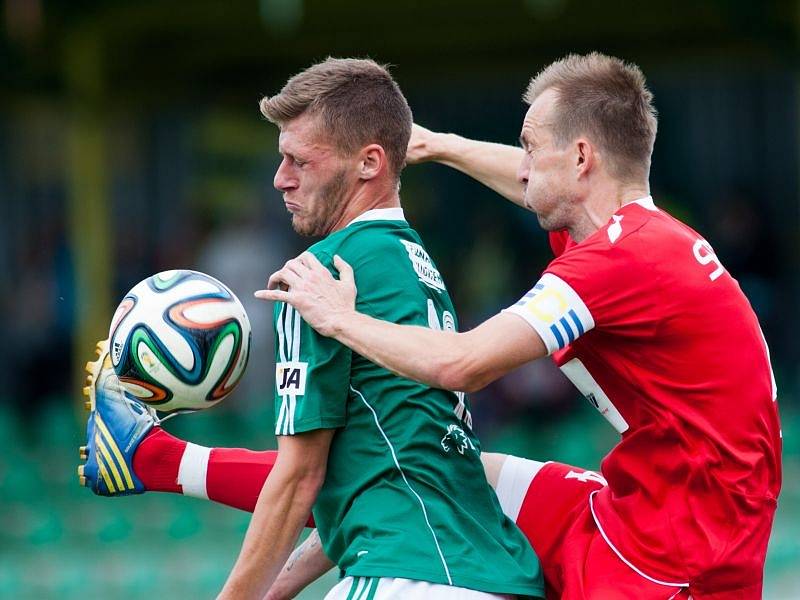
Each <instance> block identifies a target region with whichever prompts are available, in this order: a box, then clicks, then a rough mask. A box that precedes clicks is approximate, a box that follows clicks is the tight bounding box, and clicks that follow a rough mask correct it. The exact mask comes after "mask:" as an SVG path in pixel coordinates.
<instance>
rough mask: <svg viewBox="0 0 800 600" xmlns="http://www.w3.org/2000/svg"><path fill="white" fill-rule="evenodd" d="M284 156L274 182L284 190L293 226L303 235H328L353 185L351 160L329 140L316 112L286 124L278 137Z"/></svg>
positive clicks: (339, 215) (279, 149)
mask: <svg viewBox="0 0 800 600" xmlns="http://www.w3.org/2000/svg"><path fill="white" fill-rule="evenodd" d="M278 151H279V152H280V153H281V156H283V160H282V161H281V164H280V166H279V167H278V170H277V171H276V172H275V179H274V181H273V183H274V185H275V188H276V189H277V190H279V191H281V192H283V201H284V203H285V204H286V209H287V210H288V211H289V212H290V213H292V227H293V228H294V230H295V231H296V232H297V233H299V234H300V235H326V234H328V233H330V232H331V231H332V229H333V227H334V226H335V225H336V223H337V222H338V221H339V219H340V217H341V216H342V213H343V212H344V209H345V208H346V204H347V197H348V196H349V193H350V190H351V189H352V187H353V185H354V181H355V180H354V176H353V169H351V168H350V167H352V165H351V164H350V163H351V162H352V161H348V159H347V158H346V157H343V156H342V155H341V153H340V152H339V151H338V150H337V149H336V147H335V146H334V145H333V143H332V142H331V141H330V140H328V139H326V136H325V134H324V133H323V132H322V129H321V128H320V126H319V124H318V119H317V118H316V117H315V116H313V115H300V116H299V117H297V118H296V119H292V120H291V121H289V122H287V123H284V125H283V127H281V133H280V137H279V138H278Z"/></svg>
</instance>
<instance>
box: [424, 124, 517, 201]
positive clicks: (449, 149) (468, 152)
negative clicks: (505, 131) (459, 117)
mask: <svg viewBox="0 0 800 600" xmlns="http://www.w3.org/2000/svg"><path fill="white" fill-rule="evenodd" d="M435 136H436V137H435V138H434V140H432V141H431V142H430V146H431V148H430V150H431V160H433V161H435V162H439V163H442V164H443V165H447V166H448V167H452V168H454V169H457V170H459V171H461V172H462V173H465V174H467V175H469V176H470V177H472V178H473V179H476V180H478V181H480V182H481V183H482V184H484V185H485V186H487V187H489V188H491V189H493V190H494V191H495V192H497V193H498V194H500V195H501V196H503V197H505V198H506V199H508V200H510V201H511V202H513V203H514V204H517V205H519V206H523V203H522V197H523V186H522V184H521V183H519V182H518V181H517V169H518V168H519V165H520V162H521V161H522V154H523V150H522V148H517V147H516V146H507V145H505V144H495V143H493V142H479V141H477V140H470V139H468V138H464V137H461V136H459V135H455V134H452V133H438V134H435Z"/></svg>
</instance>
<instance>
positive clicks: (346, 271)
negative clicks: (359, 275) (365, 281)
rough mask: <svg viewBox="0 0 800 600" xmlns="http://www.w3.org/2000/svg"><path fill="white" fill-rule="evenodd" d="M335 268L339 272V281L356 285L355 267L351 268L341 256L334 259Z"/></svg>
mask: <svg viewBox="0 0 800 600" xmlns="http://www.w3.org/2000/svg"><path fill="white" fill-rule="evenodd" d="M333 266H334V267H336V269H337V270H338V271H339V281H345V282H347V283H355V278H354V277H353V267H351V266H350V265H349V264H348V263H347V262H346V261H345V260H344V259H343V258H342V257H341V256H339V255H338V254H337V255H336V256H334V257H333Z"/></svg>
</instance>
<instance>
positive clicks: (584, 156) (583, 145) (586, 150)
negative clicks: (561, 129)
mask: <svg viewBox="0 0 800 600" xmlns="http://www.w3.org/2000/svg"><path fill="white" fill-rule="evenodd" d="M597 159H598V156H597V153H596V151H595V147H594V146H593V145H592V143H591V142H590V141H589V140H586V139H584V138H578V139H577V140H576V142H575V178H576V179H580V178H581V177H584V176H586V175H588V174H589V172H590V171H591V170H592V169H594V168H595V166H596V164H597Z"/></svg>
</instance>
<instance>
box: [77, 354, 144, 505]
mask: <svg viewBox="0 0 800 600" xmlns="http://www.w3.org/2000/svg"><path fill="white" fill-rule="evenodd" d="M96 352H97V356H98V358H97V360H96V361H94V362H91V361H90V362H88V363H86V371H87V372H88V373H89V376H88V377H87V378H86V383H87V385H86V387H85V388H83V394H84V395H85V396H88V398H89V399H88V400H87V401H86V403H85V404H84V406H85V407H86V410H87V411H89V420H88V422H87V424H86V445H85V446H81V447H80V457H81V459H82V460H85V461H86V463H85V464H83V465H80V466H79V467H78V479H79V481H80V484H81V485H83V486H86V487H88V488H90V489H91V490H92V491H93V492H94V493H95V494H98V495H100V496H127V495H129V494H141V493H143V492H144V491H145V489H144V486H143V485H142V483H141V481H139V479H138V478H137V477H136V474H135V473H134V472H133V454H134V453H135V452H136V448H137V447H138V446H139V442H141V441H142V440H143V439H144V437H145V436H146V435H147V432H149V431H150V430H151V429H152V428H153V425H155V424H156V423H157V422H158V419H157V418H156V416H155V413H154V411H152V409H149V408H147V407H145V406H144V405H143V404H142V403H141V402H139V401H137V400H134V399H132V398H130V397H129V396H128V395H127V394H125V392H124V390H123V389H122V386H121V385H120V383H119V379H117V375H116V373H114V369H113V367H112V366H111V358H110V357H109V355H108V340H104V341H102V342H98V343H97V348H96Z"/></svg>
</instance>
